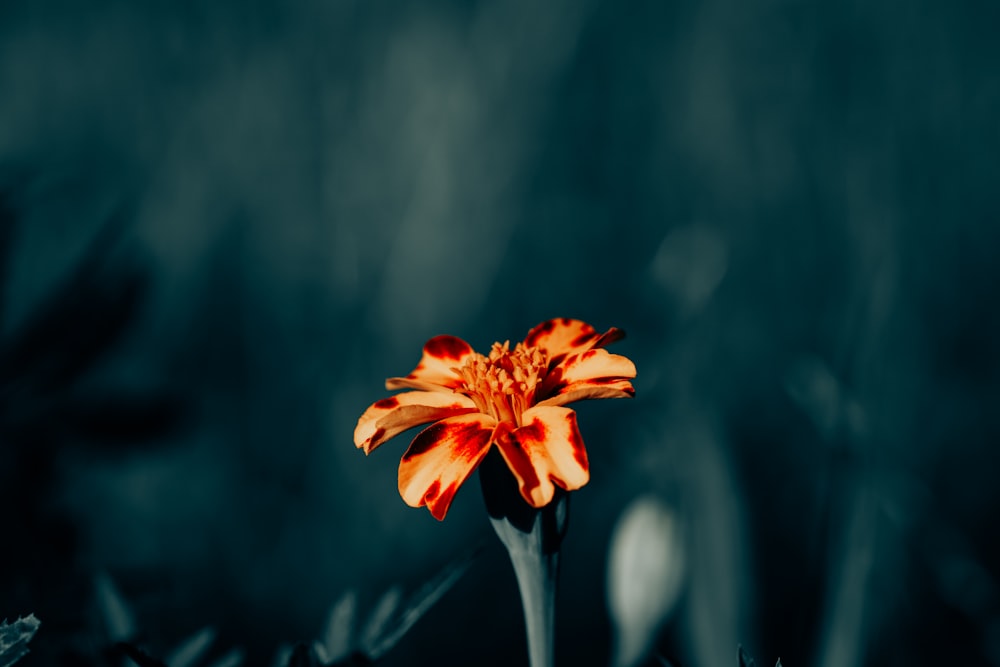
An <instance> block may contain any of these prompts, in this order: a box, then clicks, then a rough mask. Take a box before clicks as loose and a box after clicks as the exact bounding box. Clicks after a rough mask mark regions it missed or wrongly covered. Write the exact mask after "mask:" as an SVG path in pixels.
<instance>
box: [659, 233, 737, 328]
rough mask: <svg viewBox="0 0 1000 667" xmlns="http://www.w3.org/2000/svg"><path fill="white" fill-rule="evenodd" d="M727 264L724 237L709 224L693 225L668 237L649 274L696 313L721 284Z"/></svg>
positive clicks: (727, 250) (681, 303)
mask: <svg viewBox="0 0 1000 667" xmlns="http://www.w3.org/2000/svg"><path fill="white" fill-rule="evenodd" d="M728 265H729V249H728V247H727V244H726V240H725V238H724V237H723V236H722V235H721V234H720V233H719V232H717V231H716V230H715V229H713V228H712V227H710V226H709V225H704V224H692V225H688V226H686V227H680V228H678V229H674V230H672V231H671V232H670V233H669V234H667V236H666V238H664V239H663V243H661V244H660V248H659V250H657V252H656V257H654V258H653V262H652V264H651V265H650V271H651V272H652V277H653V280H654V281H655V282H656V283H657V284H659V285H660V287H662V288H664V289H665V290H666V291H667V292H668V293H670V294H671V295H672V296H673V297H674V299H676V301H677V303H678V304H679V305H681V306H682V307H685V308H687V309H688V310H689V311H697V310H699V309H700V308H702V307H703V306H704V305H705V304H706V303H708V301H709V299H711V297H712V295H713V294H714V293H715V290H716V288H717V287H718V286H719V285H720V284H721V283H722V279H723V278H724V277H725V275H726V269H727V267H728Z"/></svg>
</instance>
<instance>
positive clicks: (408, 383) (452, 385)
mask: <svg viewBox="0 0 1000 667" xmlns="http://www.w3.org/2000/svg"><path fill="white" fill-rule="evenodd" d="M474 354H475V351H474V350H473V349H472V346H471V345H469V344H468V343H466V342H465V341H464V340H462V339H461V338H456V337H455V336H434V338H431V339H430V340H429V341H427V343H426V344H425V345H424V354H423V356H422V357H421V358H420V363H419V364H417V367H416V368H414V369H413V372H412V373H410V374H409V375H407V376H406V377H402V378H398V377H397V378H389V379H388V380H386V381H385V388H386V389H424V390H427V391H442V389H445V388H446V389H456V388H458V387H460V386H462V384H463V380H462V378H461V376H460V375H459V374H458V373H456V372H455V371H454V370H452V369H453V368H459V367H461V366H462V365H463V364H464V363H465V362H466V361H467V360H468V359H469V357H471V356H472V355H474Z"/></svg>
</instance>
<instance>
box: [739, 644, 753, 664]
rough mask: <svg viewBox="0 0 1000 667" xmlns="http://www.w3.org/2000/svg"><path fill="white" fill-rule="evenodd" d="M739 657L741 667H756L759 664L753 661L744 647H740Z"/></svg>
mask: <svg viewBox="0 0 1000 667" xmlns="http://www.w3.org/2000/svg"><path fill="white" fill-rule="evenodd" d="M739 656H740V667H756V664H757V663H755V662H754V661H753V658H751V657H750V654H749V653H747V652H746V650H745V649H744V648H743V647H742V646H740V647H739Z"/></svg>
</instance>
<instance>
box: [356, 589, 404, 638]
mask: <svg viewBox="0 0 1000 667" xmlns="http://www.w3.org/2000/svg"><path fill="white" fill-rule="evenodd" d="M402 598H403V591H402V590H401V589H400V588H399V586H393V587H392V588H390V589H389V590H387V591H386V592H385V593H384V594H383V595H382V597H381V598H380V599H379V601H378V604H376V605H375V610H374V611H373V612H372V613H371V615H370V616H369V617H368V622H367V623H366V624H365V629H364V631H363V632H362V633H361V646H375V644H376V643H377V642H378V639H379V637H382V636H383V635H385V634H387V633H386V630H387V629H388V625H389V621H390V620H391V619H392V615H393V614H394V613H395V611H396V608H397V607H399V601H400V600H401V599H402Z"/></svg>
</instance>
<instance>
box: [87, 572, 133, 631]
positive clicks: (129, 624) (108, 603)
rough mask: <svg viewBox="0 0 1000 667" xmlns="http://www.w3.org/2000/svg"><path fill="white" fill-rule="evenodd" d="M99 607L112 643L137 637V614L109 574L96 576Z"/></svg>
mask: <svg viewBox="0 0 1000 667" xmlns="http://www.w3.org/2000/svg"><path fill="white" fill-rule="evenodd" d="M94 592H95V595H96V598H97V607H98V609H99V610H100V613H101V618H102V619H103V621H104V629H105V632H106V633H107V637H108V640H109V642H110V643H115V642H127V641H129V640H131V639H133V638H134V637H135V635H136V623H135V614H134V613H133V612H132V609H131V607H130V605H129V603H128V601H127V600H126V599H125V597H124V596H123V595H122V594H121V591H119V590H118V587H117V586H115V582H114V580H112V579H111V576H110V575H109V574H108V573H107V572H98V573H97V574H96V575H95V576H94Z"/></svg>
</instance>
